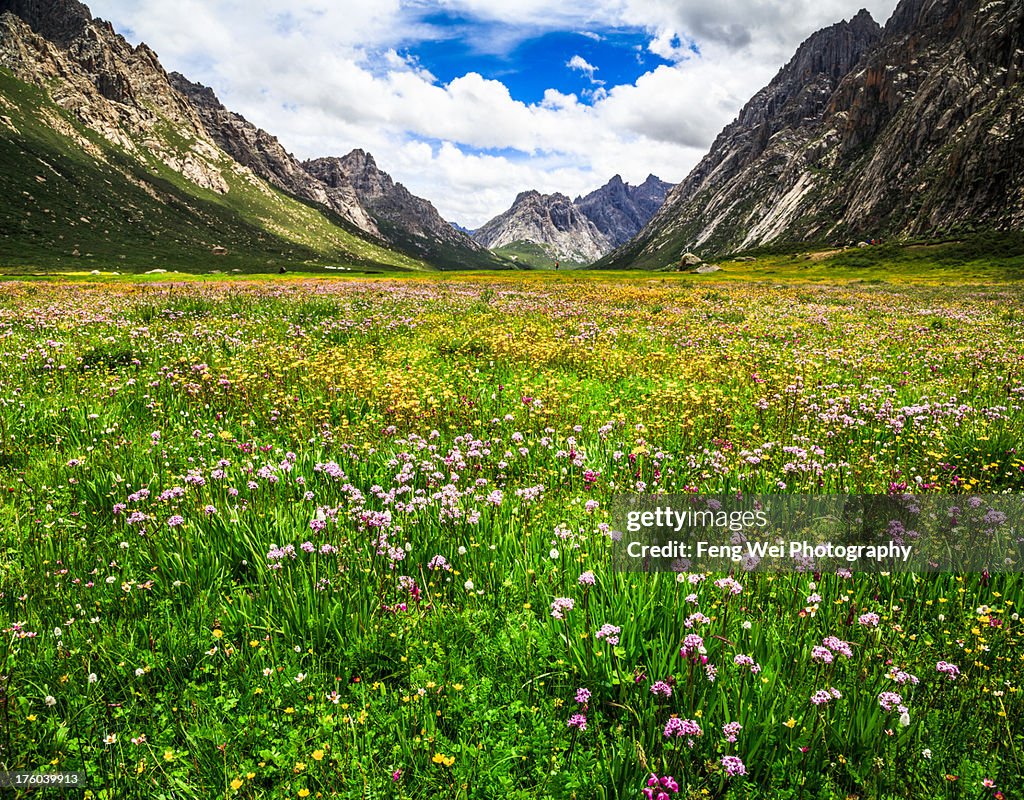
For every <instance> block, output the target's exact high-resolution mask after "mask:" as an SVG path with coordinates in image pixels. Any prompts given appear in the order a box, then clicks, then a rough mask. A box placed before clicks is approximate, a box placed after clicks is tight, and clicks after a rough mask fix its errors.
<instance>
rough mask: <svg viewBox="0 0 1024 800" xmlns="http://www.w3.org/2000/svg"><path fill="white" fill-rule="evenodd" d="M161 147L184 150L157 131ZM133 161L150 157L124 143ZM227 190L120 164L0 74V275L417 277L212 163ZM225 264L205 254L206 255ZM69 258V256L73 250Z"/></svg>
mask: <svg viewBox="0 0 1024 800" xmlns="http://www.w3.org/2000/svg"><path fill="white" fill-rule="evenodd" d="M158 133H159V138H160V140H161V145H162V146H163V147H171V148H173V149H175V150H177V151H179V152H181V153H188V152H189V151H190V149H191V148H192V147H193V145H194V142H192V141H189V140H188V138H187V137H184V136H181V135H180V134H179V133H177V132H176V130H175V129H174V126H173V125H171V124H167V125H166V126H160V127H159V128H158ZM135 144H136V145H138V149H139V151H140V152H142V153H146V152H147V151H148V150H149V149H150V148H149V147H148V145H147V144H146V143H145V142H143V141H137V142H135ZM220 157H221V159H222V161H221V163H219V164H217V165H216V166H217V167H218V168H219V170H220V172H221V175H222V176H223V178H224V180H225V182H226V183H227V186H228V191H226V192H224V193H223V194H221V193H218V192H215V191H212V190H209V189H204V188H202V187H200V186H199V185H197V184H195V183H193V182H191V181H190V180H188V179H187V178H185V177H184V176H183V175H182V174H181V173H180V172H177V171H175V170H172V169H171V168H170V167H168V166H167V165H166V163H165V162H164V161H163V160H161V159H160V158H157V157H155V156H148V155H144V156H143V158H142V159H140V158H138V157H136V156H134V155H130V154H129V153H128V152H126V151H125V150H124V149H122V148H121V147H119V146H118V145H117V144H114V143H113V142H111V141H110V140H108V139H107V138H104V137H102V136H100V135H99V134H98V133H96V132H94V131H92V130H90V129H89V128H86V127H85V126H83V125H82V124H80V123H79V122H78V121H77V120H76V119H75V118H74V117H73V116H71V115H70V114H68V113H66V112H65V111H64V110H63V109H61V108H60V107H59V106H58V105H56V104H55V103H54V102H52V100H51V99H50V97H49V96H48V95H47V93H46V92H44V91H42V90H40V89H39V88H37V87H34V86H30V85H28V84H26V83H24V82H22V81H20V80H19V79H17V78H15V77H14V76H13V75H12V73H10V72H9V71H7V70H5V69H0V162H2V163H3V164H4V168H3V170H2V171H0V267H2V268H5V269H8V270H10V269H11V268H15V269H24V270H27V271H35V270H40V269H42V270H82V269H86V270H92V269H116V270H119V271H144V270H148V269H153V268H163V269H175V270H181V271H186V272H205V271H211V270H230V269H243V270H245V271H246V272H260V271H273V272H276V271H277V270H278V269H279V268H280V267H281V266H287V267H288V268H304V269H305V268H314V269H315V268H316V267H318V266H325V265H334V264H346V265H350V266H357V267H365V268H373V269H399V270H409V269H425V268H427V266H426V265H425V264H424V263H423V262H422V261H419V260H417V259H414V258H411V257H408V256H405V255H402V254H399V253H395V252H393V251H391V250H388V249H387V248H384V247H382V246H379V245H376V244H374V243H372V242H370V241H367V240H366V239H365V238H363V237H361V236H359V235H356V234H355V233H354V232H353V231H352V229H351V228H349V227H347V226H346V225H345V224H344V223H343V221H342V220H340V219H339V218H333V219H332V218H329V217H328V216H326V215H325V213H324V212H323V211H322V210H319V209H314V208H312V207H311V206H309V205H306V204H304V203H302V202H300V201H298V200H295V199H294V198H291V197H289V196H287V195H285V194H283V193H282V192H280V191H278V190H276V189H274V188H272V187H270V186H269V185H268V184H267V183H266V182H264V181H262V180H260V179H258V178H256V177H255V176H254V175H253V174H252V173H251V172H249V171H248V170H245V169H243V168H241V167H239V166H238V165H237V164H236V163H235V162H233V161H231V160H230V159H229V158H228V157H227V156H226V155H223V154H220ZM218 246H219V247H224V248H226V249H227V250H228V254H227V255H214V254H213V248H214V247H218ZM76 252H77V253H78V255H75V253H76Z"/></svg>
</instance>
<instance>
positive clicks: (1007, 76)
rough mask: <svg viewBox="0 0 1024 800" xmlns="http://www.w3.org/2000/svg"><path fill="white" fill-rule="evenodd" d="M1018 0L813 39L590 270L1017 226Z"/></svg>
mask: <svg viewBox="0 0 1024 800" xmlns="http://www.w3.org/2000/svg"><path fill="white" fill-rule="evenodd" d="M1022 75H1024V2H1022V1H1021V0H902V1H901V2H900V3H899V5H898V6H897V7H896V10H895V11H894V12H893V14H892V16H891V17H890V19H889V20H888V22H887V23H886V25H885V27H884V28H883V27H880V26H879V25H878V24H877V23H876V22H875V21H874V20H873V19H872V18H871V16H870V14H869V13H868V12H867V11H861V12H860V13H859V14H857V15H856V16H854V17H853V18H852V19H850V20H848V21H844V22H840V23H837V24H836V25H832V26H830V27H828V28H825V29H824V30H821V31H818V32H817V33H815V34H813V35H812V36H811V37H810V38H808V39H807V40H806V41H805V42H804V43H803V44H802V45H800V47H799V48H798V50H797V52H796V54H795V55H794V56H793V58H792V59H791V60H790V61H789V63H788V64H786V65H785V66H784V67H783V68H782V69H781V70H780V71H779V73H778V74H777V75H776V76H775V78H774V79H773V80H772V81H771V82H770V83H769V84H768V86H766V87H765V88H764V89H762V90H761V91H760V92H758V93H757V94H755V95H754V97H753V98H752V99H751V100H750V101H749V102H748V103H747V104H746V105H745V106H744V107H743V109H742V110H741V111H740V113H739V116H738V117H737V118H736V120H735V121H734V122H732V123H731V124H730V125H728V126H727V127H726V128H725V129H724V130H723V131H722V132H721V133H720V134H719V135H718V137H717V139H716V140H715V142H714V144H713V145H712V146H711V149H710V151H709V152H708V154H707V155H706V156H705V157H704V158H703V159H702V160H701V161H700V163H699V164H697V166H696V167H695V168H694V169H693V170H692V171H691V172H690V174H689V175H688V176H687V177H686V178H685V179H684V180H683V181H682V182H681V183H679V184H678V185H677V186H676V187H675V188H674V189H673V190H672V191H671V192H670V193H669V196H668V197H667V199H666V201H665V204H664V205H663V206H662V207H661V209H660V210H659V211H658V213H657V214H656V215H655V216H654V217H653V218H652V219H651V221H650V222H649V223H648V224H647V225H646V226H645V227H644V229H643V230H642V231H641V232H640V233H639V234H638V235H637V236H636V237H635V238H634V239H632V240H631V241H630V242H628V243H627V244H626V245H624V246H623V247H621V248H619V249H618V250H617V251H615V252H614V253H612V254H611V255H609V256H608V257H606V258H605V259H603V260H602V261H600V262H598V264H597V265H596V266H598V267H619V268H622V267H647V268H651V267H662V266H665V265H669V264H673V263H675V262H676V261H678V259H679V258H680V256H681V255H682V254H685V253H686V252H688V251H695V252H697V253H698V254H699V255H701V256H703V257H704V258H717V257H720V256H722V255H725V254H728V253H735V252H740V251H744V250H751V249H754V248H764V247H771V246H774V247H780V246H786V245H799V246H807V245H813V244H823V245H847V244H851V243H856V242H858V241H859V240H863V239H866V238H871V239H876V240H877V239H896V238H899V239H910V238H937V237H955V236H960V235H964V234H968V233H971V232H973V231H981V230H1007V229H1016V230H1019V229H1020V228H1021V226H1022V225H1024V124H1021V121H1022V117H1024V83H1022V81H1021V77H1022Z"/></svg>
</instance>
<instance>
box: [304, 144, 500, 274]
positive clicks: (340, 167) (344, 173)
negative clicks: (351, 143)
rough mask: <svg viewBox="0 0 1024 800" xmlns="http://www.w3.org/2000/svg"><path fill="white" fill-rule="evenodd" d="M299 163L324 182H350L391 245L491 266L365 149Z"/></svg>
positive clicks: (440, 259) (453, 262) (451, 263)
mask: <svg viewBox="0 0 1024 800" xmlns="http://www.w3.org/2000/svg"><path fill="white" fill-rule="evenodd" d="M302 166H303V169H305V171H306V172H307V173H308V174H310V175H312V176H313V177H315V178H316V179H318V180H319V181H321V182H322V183H324V184H325V185H327V186H330V187H335V186H351V187H352V190H353V191H354V192H355V194H356V197H357V198H358V199H359V202H360V204H361V205H362V206H363V208H365V209H366V210H367V212H368V213H369V214H370V217H371V218H372V219H373V221H374V223H375V224H376V226H377V227H378V229H379V230H380V231H381V234H382V235H383V236H384V238H385V239H386V240H387V241H388V242H390V243H392V244H394V245H395V246H400V247H403V248H404V249H407V250H409V251H411V252H416V253H417V254H419V255H420V256H421V257H423V258H426V259H428V260H432V261H435V262H437V263H440V264H441V266H447V267H451V268H459V267H460V266H466V265H476V266H493V263H490V259H491V256H490V254H489V253H486V252H485V251H484V248H483V247H481V246H480V245H479V244H477V243H476V242H475V241H473V239H471V238H470V237H469V236H468V235H466V234H465V233H464V232H462V231H460V230H458V229H456V228H454V227H453V226H451V225H450V224H449V223H448V222H446V221H445V220H444V219H443V218H442V217H441V215H440V214H439V213H438V211H437V209H436V208H435V207H434V205H433V204H432V203H430V202H429V201H427V200H424V199H423V198H421V197H417V196H416V195H414V194H412V193H411V192H410V191H409V190H408V189H406V188H405V187H404V186H403V185H402V184H400V183H395V181H394V180H392V178H391V176H390V175H388V174H387V173H386V172H383V171H382V170H380V169H379V168H378V167H377V162H376V161H375V160H374V158H373V156H372V155H370V154H369V153H367V152H366V151H365V150H361V149H358V148H357V149H355V150H353V151H352V152H350V153H349V154H348V155H346V156H343V157H341V158H317V159H313V160H311V161H306V162H304V163H303V165H302ZM469 262H473V264H469Z"/></svg>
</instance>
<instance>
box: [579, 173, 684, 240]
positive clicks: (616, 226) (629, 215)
mask: <svg viewBox="0 0 1024 800" xmlns="http://www.w3.org/2000/svg"><path fill="white" fill-rule="evenodd" d="M671 188H672V185H671V184H669V183H665V181H663V180H661V179H659V178H657V177H655V176H654V175H648V176H647V179H646V180H645V181H644V182H643V183H642V184H640V185H639V186H630V185H629V184H628V183H625V182H624V181H623V180H622V176H621V175H615V176H614V177H613V178H612V179H611V180H609V181H608V183H606V184H605V185H604V186H602V187H601V188H600V189H596V190H594V191H593V192H591V193H590V194H588V195H587V196H586V197H577V198H576V205H577V207H578V208H579V209H580V210H581V211H582V212H583V213H584V214H585V215H586V216H587V217H588V218H589V219H590V221H591V222H593V223H594V225H595V226H596V227H597V229H598V230H599V231H601V233H603V234H604V235H605V237H606V238H607V239H608V241H609V242H610V243H611V246H612V247H619V246H620V245H622V244H625V243H626V242H628V241H629V240H630V239H632V238H633V237H634V236H636V234H637V233H639V232H640V230H641V229H642V228H643V226H644V225H646V224H647V222H648V221H649V220H650V219H651V217H653V216H654V214H655V213H656V212H657V210H658V209H659V208H661V205H662V203H664V202H665V196H666V195H667V194H668V191H669V189H671Z"/></svg>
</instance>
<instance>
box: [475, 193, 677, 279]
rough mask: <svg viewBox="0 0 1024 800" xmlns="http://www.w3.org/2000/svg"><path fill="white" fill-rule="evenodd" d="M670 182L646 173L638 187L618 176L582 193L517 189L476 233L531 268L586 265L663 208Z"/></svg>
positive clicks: (486, 243) (481, 240)
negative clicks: (506, 206) (507, 203)
mask: <svg viewBox="0 0 1024 800" xmlns="http://www.w3.org/2000/svg"><path fill="white" fill-rule="evenodd" d="M671 188H672V184H670V183H666V182H665V181H663V180H660V179H659V178H656V177H655V176H654V175H649V176H648V177H647V180H645V181H644V182H643V183H642V184H640V185H639V186H630V185H629V184H627V183H624V182H623V180H622V177H621V176H619V175H616V176H615V177H613V178H612V179H611V180H610V181H608V183H606V184H605V185H604V186H602V187H601V188H599V189H595V190H594V191H592V192H590V193H589V194H588V195H586V196H585V197H577V198H576V199H575V200H570V199H569V198H568V197H567V196H566V195H564V194H560V193H555V194H541V193H540V192H537V191H533V190H530V191H525V192H521V193H520V194H519V195H518V196H517V197H516V199H515V202H513V203H512V206H511V208H509V209H508V211H505V212H504V213H502V214H499V215H498V216H496V217H494V219H492V220H490V221H488V222H487V223H485V224H484V225H482V226H481V227H480V228H478V229H477V230H476V231H474V232H473V238H474V239H475V240H476V241H477V242H479V243H480V244H482V245H483V246H485V247H487V248H489V249H491V250H493V251H494V252H496V253H499V254H502V255H505V256H507V257H508V258H511V259H513V260H515V261H517V262H518V263H520V264H526V265H530V266H535V267H550V266H553V265H555V264H564V265H566V266H585V265H587V264H590V263H592V262H594V261H596V260H597V259H599V258H600V257H601V256H603V255H606V254H607V253H609V252H611V251H612V250H613V249H615V248H616V247H618V246H619V245H622V244H624V243H626V242H627V241H629V240H630V239H631V238H632V237H633V236H635V235H636V234H637V233H639V231H640V230H641V228H643V226H644V225H645V224H646V223H647V222H648V221H649V220H650V219H651V217H653V216H654V213H655V212H656V211H657V210H658V209H659V208H660V207H661V204H662V203H663V202H664V200H665V196H666V194H667V193H668V190H669V189H671Z"/></svg>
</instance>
